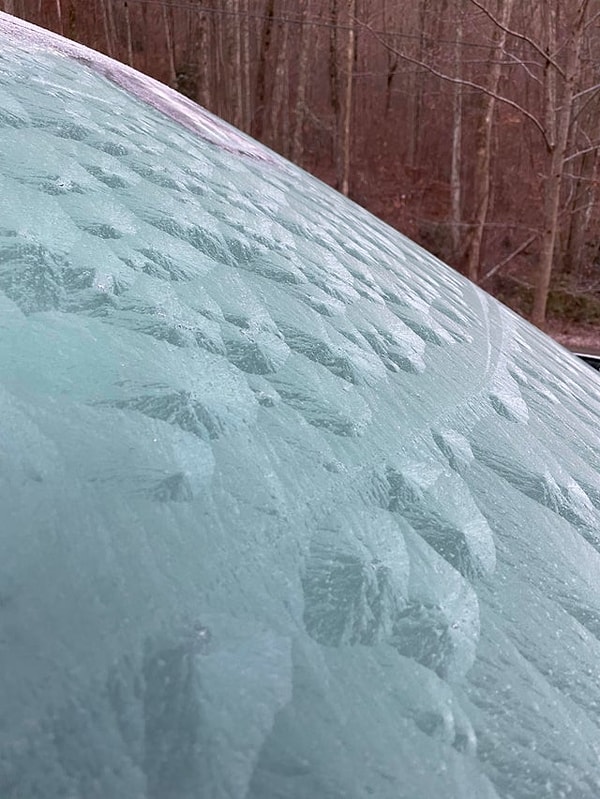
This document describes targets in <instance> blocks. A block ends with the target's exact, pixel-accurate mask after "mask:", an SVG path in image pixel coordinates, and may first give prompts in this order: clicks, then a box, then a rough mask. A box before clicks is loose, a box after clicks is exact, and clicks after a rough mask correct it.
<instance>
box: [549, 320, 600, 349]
mask: <svg viewBox="0 0 600 799" xmlns="http://www.w3.org/2000/svg"><path fill="white" fill-rule="evenodd" d="M546 332H547V333H548V335H549V336H552V338H554V339H556V341H558V343H559V344H562V345H563V347H567V348H568V349H570V350H581V351H583V352H593V353H600V328H599V327H597V326H596V325H577V324H573V323H566V322H562V323H561V322H556V321H553V322H550V323H549V325H548V329H547V330H546Z"/></svg>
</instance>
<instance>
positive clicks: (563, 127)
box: [531, 0, 589, 329]
mask: <svg viewBox="0 0 600 799" xmlns="http://www.w3.org/2000/svg"><path fill="white" fill-rule="evenodd" d="M588 8H589V0H579V2H578V3H577V6H576V11H575V14H574V20H573V24H572V26H571V35H570V37H569V42H568V55H567V64H566V68H565V75H564V89H563V92H562V96H561V98H560V105H554V106H548V109H547V116H548V119H549V122H550V124H551V130H552V133H553V134H555V135H553V136H552V138H551V144H550V148H549V149H550V164H549V167H550V168H549V174H548V175H547V177H546V178H545V180H544V205H543V228H542V242H541V250H540V262H539V266H538V271H537V277H536V282H535V287H534V296H533V310H532V312H531V321H532V322H533V324H534V325H537V326H538V327H540V328H542V329H543V328H544V327H545V324H546V308H547V304H548V291H549V289H550V279H551V277H552V267H553V265H554V254H555V249H556V241H557V235H558V228H559V212H560V198H561V190H562V185H563V175H564V165H565V158H566V156H567V150H568V146H569V131H570V127H571V119H572V113H573V98H574V95H575V88H576V86H577V83H578V80H579V75H580V69H581V47H582V42H583V34H584V30H585V23H586V15H587V10H588ZM551 39H554V41H555V37H554V36H553V35H552V36H551ZM555 52H556V47H554V48H553V49H552V50H549V54H552V53H555ZM548 72H550V69H548ZM552 74H555V73H554V71H553V70H552ZM552 95H553V92H552V91H550V92H549V93H548V102H550V103H551V102H552Z"/></svg>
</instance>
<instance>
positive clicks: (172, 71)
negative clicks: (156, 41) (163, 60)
mask: <svg viewBox="0 0 600 799" xmlns="http://www.w3.org/2000/svg"><path fill="white" fill-rule="evenodd" d="M161 9H162V18H163V26H164V31H165V42H166V44H167V55H168V57H169V86H171V88H173V89H175V88H176V87H177V69H176V66H175V44H174V41H173V34H172V31H171V21H170V19H169V17H168V15H167V6H166V3H163V4H162V6H161Z"/></svg>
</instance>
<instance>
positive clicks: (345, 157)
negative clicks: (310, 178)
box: [339, 0, 356, 197]
mask: <svg viewBox="0 0 600 799" xmlns="http://www.w3.org/2000/svg"><path fill="white" fill-rule="evenodd" d="M355 17H356V0H348V39H347V42H346V84H345V87H344V105H343V116H342V130H341V140H340V144H339V147H340V151H341V173H340V176H339V184H340V190H341V192H342V194H344V195H345V196H346V197H347V196H348V192H349V188H350V156H351V152H350V151H351V147H352V89H353V85H354V40H355V27H354V26H355Z"/></svg>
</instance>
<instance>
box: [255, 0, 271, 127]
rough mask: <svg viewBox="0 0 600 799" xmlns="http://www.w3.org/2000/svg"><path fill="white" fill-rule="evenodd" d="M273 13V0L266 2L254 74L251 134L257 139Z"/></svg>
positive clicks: (263, 115) (263, 97)
mask: <svg viewBox="0 0 600 799" xmlns="http://www.w3.org/2000/svg"><path fill="white" fill-rule="evenodd" d="M274 12H275V0H267V5H266V9H265V22H264V25H263V30H262V41H261V47H260V52H259V55H258V67H257V72H256V92H255V97H256V107H255V113H254V130H253V134H254V136H255V137H256V138H257V139H260V138H261V137H262V133H263V125H264V118H265V103H266V96H267V92H266V85H267V77H266V76H267V68H268V62H269V55H270V51H271V45H272V39H273V16H274Z"/></svg>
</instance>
